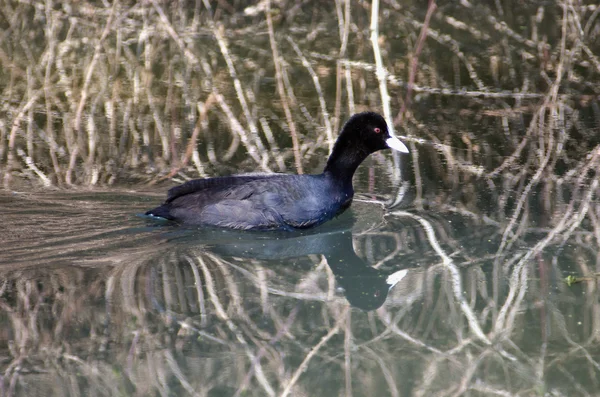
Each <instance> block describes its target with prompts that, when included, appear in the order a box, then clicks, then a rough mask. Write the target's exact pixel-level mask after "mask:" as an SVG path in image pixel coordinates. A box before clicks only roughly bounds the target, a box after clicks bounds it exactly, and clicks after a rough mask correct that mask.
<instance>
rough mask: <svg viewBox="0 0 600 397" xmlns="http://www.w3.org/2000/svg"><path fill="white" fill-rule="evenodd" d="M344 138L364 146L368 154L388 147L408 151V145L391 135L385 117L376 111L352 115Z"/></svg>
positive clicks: (344, 132) (342, 134) (343, 135)
mask: <svg viewBox="0 0 600 397" xmlns="http://www.w3.org/2000/svg"><path fill="white" fill-rule="evenodd" d="M344 138H347V139H348V140H349V141H354V144H356V145H361V146H363V147H364V148H365V150H366V151H367V154H369V153H374V152H376V151H378V150H382V149H388V148H389V149H394V150H397V151H399V152H402V153H408V148H407V147H406V145H404V143H402V142H401V141H400V140H399V139H398V138H396V137H393V136H391V135H390V132H389V130H388V126H387V123H386V122H385V119H384V118H383V117H382V116H381V115H379V114H377V113H374V112H364V113H357V114H355V115H354V116H352V117H350V119H349V120H348V121H347V122H346V125H344V128H343V129H342V133H341V135H340V139H344Z"/></svg>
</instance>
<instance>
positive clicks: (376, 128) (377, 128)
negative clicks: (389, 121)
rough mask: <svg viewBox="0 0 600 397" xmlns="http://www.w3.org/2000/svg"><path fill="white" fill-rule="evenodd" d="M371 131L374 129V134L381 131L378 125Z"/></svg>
mask: <svg viewBox="0 0 600 397" xmlns="http://www.w3.org/2000/svg"><path fill="white" fill-rule="evenodd" d="M373 131H375V133H376V134H379V133H380V132H381V130H380V129H379V127H375V129H374V130H373Z"/></svg>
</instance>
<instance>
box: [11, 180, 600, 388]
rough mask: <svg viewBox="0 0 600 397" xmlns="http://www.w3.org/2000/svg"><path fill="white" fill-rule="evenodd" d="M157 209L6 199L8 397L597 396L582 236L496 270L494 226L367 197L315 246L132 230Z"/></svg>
mask: <svg viewBox="0 0 600 397" xmlns="http://www.w3.org/2000/svg"><path fill="white" fill-rule="evenodd" d="M157 191H158V190H157ZM161 193H162V191H161ZM161 198H162V194H161V195H159V194H156V193H133V192H125V191H94V192H88V191H86V192H47V191H42V192H36V193H17V192H13V193H2V195H1V196H0V203H1V205H0V208H1V211H2V213H1V214H0V215H1V217H2V220H3V230H4V231H3V233H2V237H1V244H2V247H3V249H2V251H1V253H0V266H1V267H0V274H1V275H2V286H1V287H2V300H1V303H2V314H1V315H0V318H1V322H0V324H1V329H0V335H2V336H1V338H2V341H3V342H4V343H7V345H6V346H7V348H6V349H7V351H5V352H4V353H3V356H4V360H5V365H6V366H7V368H8V370H10V372H9V371H7V372H6V373H7V375H10V374H12V377H13V378H14V379H16V376H17V375H16V374H18V375H19V377H18V381H17V380H15V381H14V382H11V380H10V379H11V377H7V378H5V379H4V383H3V385H4V386H3V387H4V390H5V391H7V392H12V391H18V394H21V395H49V394H52V395H67V394H74V393H75V390H76V391H77V393H79V392H81V393H85V394H88V393H89V394H96V395H117V394H120V395H130V394H131V395H158V394H166V395H180V394H181V395H183V394H186V393H188V392H191V393H193V392H197V393H199V394H198V395H209V396H231V395H245V394H248V393H251V394H252V395H269V394H273V395H280V394H285V393H287V392H290V393H291V394H290V395H299V394H298V393H299V390H304V392H302V393H307V395H337V394H338V393H339V391H340V390H344V389H345V390H352V392H353V395H390V394H392V395H418V394H419V392H420V391H423V390H428V392H427V393H433V392H435V391H437V392H439V393H442V394H444V393H443V391H444V390H446V389H450V390H453V391H454V392H460V390H462V389H465V387H464V385H465V382H466V385H467V386H466V389H465V390H470V391H471V392H473V393H480V394H483V395H487V394H488V393H492V394H493V393H495V392H498V391H499V390H500V391H504V392H508V391H510V390H530V391H531V393H526V394H527V395H532V394H536V393H538V392H542V393H543V390H558V391H559V394H558V395H561V394H560V393H563V394H562V395H569V394H568V390H569V388H570V387H571V386H569V385H572V384H576V385H577V387H578V388H579V389H581V390H588V391H592V390H595V388H596V380H595V377H593V376H590V372H589V371H587V370H586V368H591V367H594V366H595V365H597V361H596V357H597V354H598V353H599V351H598V348H597V346H596V344H595V343H593V340H594V335H596V334H595V330H596V329H598V328H597V327H598V326H597V322H598V321H599V317H598V316H597V313H598V311H597V298H598V295H597V292H596V289H595V288H594V285H595V281H592V282H590V281H583V282H581V283H577V284H575V285H573V286H571V287H569V286H567V284H566V283H565V282H564V281H563V279H564V277H565V276H566V275H568V274H571V273H573V272H575V273H577V272H578V270H581V269H582V268H583V267H584V266H588V267H589V268H593V266H594V261H595V259H594V258H595V253H591V252H585V249H584V244H583V242H582V240H583V241H585V239H587V238H588V237H591V236H588V235H586V234H585V233H584V232H581V233H580V234H579V236H578V237H577V236H576V237H574V238H573V242H572V243H573V244H566V245H564V246H562V247H561V248H560V250H556V249H555V248H550V249H548V250H546V251H540V252H537V253H536V254H535V255H534V256H532V257H529V258H526V255H527V253H528V252H531V251H532V250H535V246H536V244H537V243H539V241H541V240H542V239H543V237H544V236H545V235H546V233H547V231H545V230H544V229H542V228H538V229H536V230H537V231H533V232H531V233H530V234H529V235H528V236H529V237H528V240H529V242H530V245H528V246H522V245H521V246H518V247H513V248H511V249H509V250H506V251H503V252H502V253H501V254H500V255H501V259H502V260H500V261H499V260H498V258H499V257H498V252H497V251H498V247H499V245H500V244H501V238H502V236H501V235H500V234H499V233H498V229H497V226H496V225H494V224H486V222H485V221H484V220H482V219H475V218H474V217H473V216H467V215H465V214H458V213H456V212H455V211H447V212H439V211H438V212H437V213H432V212H429V213H418V212H414V211H408V212H407V211H405V210H403V209H399V208H398V207H396V208H394V209H389V208H384V207H383V206H382V205H381V204H378V203H375V202H373V200H372V197H366V196H362V197H359V198H358V200H357V201H356V202H355V203H354V204H353V206H352V207H351V210H350V211H349V212H347V213H345V214H344V215H343V216H341V217H340V218H338V219H336V220H334V221H333V222H330V223H328V224H326V225H324V226H323V227H320V228H317V229H315V230H312V231H308V232H305V233H236V232H229V231H221V230H201V229H183V228H179V227H176V226H173V225H169V224H160V223H156V222H152V221H149V220H148V219H145V218H144V217H143V216H140V215H139V214H140V213H143V211H144V210H145V209H147V208H150V207H152V206H153V205H154V204H156V202H158V201H160V200H161ZM507 263H508V265H507ZM390 276H391V277H390ZM390 285H393V286H391V287H390ZM8 351H10V356H12V357H10V358H9V355H8ZM590 366H591V367H590ZM541 367H543V368H544V371H545V376H544V377H543V378H540V377H539V374H540V372H539V370H540V368H541ZM565 385H567V386H565ZM48 388H51V390H52V392H51V393H47V392H46V391H47V389H48ZM292 391H293V392H292ZM200 392H201V393H200ZM428 395H429V394H428Z"/></svg>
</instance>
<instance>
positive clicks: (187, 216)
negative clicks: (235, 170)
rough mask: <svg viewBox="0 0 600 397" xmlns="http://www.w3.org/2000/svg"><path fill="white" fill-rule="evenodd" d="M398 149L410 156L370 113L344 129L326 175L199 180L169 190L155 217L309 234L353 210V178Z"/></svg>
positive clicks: (353, 118)
mask: <svg viewBox="0 0 600 397" xmlns="http://www.w3.org/2000/svg"><path fill="white" fill-rule="evenodd" d="M387 148H392V149H395V150H398V151H400V152H404V153H408V149H407V148H406V146H405V145H404V144H403V143H402V142H400V140H398V139H397V138H395V137H391V136H390V134H389V132H388V128H387V124H386V123H385V120H384V119H383V117H381V116H380V115H378V114H377V113H372V112H365V113H359V114H355V115H354V116H352V117H351V118H350V119H349V120H348V122H347V123H346V124H345V125H344V128H343V129H342V132H341V134H340V136H339V137H338V139H337V141H336V143H335V145H334V147H333V152H332V153H331V156H329V159H328V160H327V165H326V167H325V170H324V171H323V173H322V174H318V175H288V174H266V175H238V176H226V177H217V178H207V179H195V180H192V181H189V182H186V183H184V184H182V185H179V186H176V187H174V188H172V189H170V190H169V192H168V194H167V200H166V201H165V202H164V204H162V205H161V206H159V207H157V208H155V209H153V210H150V211H148V212H147V213H146V214H147V215H153V216H157V217H161V218H165V219H169V220H173V221H176V222H179V223H183V224H187V225H211V226H218V227H226V228H232V229H243V230H249V229H258V230H272V229H284V230H285V229H287V230H290V229H305V228H309V227H313V226H317V225H320V224H321V223H323V222H326V221H328V220H330V219H332V218H333V217H334V216H336V215H338V214H340V213H342V212H343V211H344V210H345V209H346V208H348V207H349V206H350V203H351V202H352V197H353V196H354V189H353V187H352V176H353V175H354V172H355V171H356V168H357V167H358V166H359V165H360V163H362V162H363V160H364V159H366V158H367V156H368V155H369V154H371V153H374V152H376V151H378V150H381V149H387Z"/></svg>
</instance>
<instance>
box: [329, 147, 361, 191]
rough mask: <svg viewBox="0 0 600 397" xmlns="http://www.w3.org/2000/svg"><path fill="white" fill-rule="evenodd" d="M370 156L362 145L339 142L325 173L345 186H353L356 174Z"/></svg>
mask: <svg viewBox="0 0 600 397" xmlns="http://www.w3.org/2000/svg"><path fill="white" fill-rule="evenodd" d="M368 155H369V153H367V152H366V151H365V150H364V149H363V148H362V146H361V145H356V144H354V143H353V142H351V141H348V140H338V141H337V142H336V144H335V146H334V147H333V151H332V152H331V156H329V159H328V160H327V165H326V166H325V170H324V171H323V172H324V173H325V174H329V175H331V176H333V177H334V178H335V179H336V180H338V181H341V182H342V183H344V184H348V183H349V184H352V177H353V176H354V172H356V169H357V168H358V166H359V165H360V163H362V162H363V161H364V160H365V159H366V158H367V156H368Z"/></svg>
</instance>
